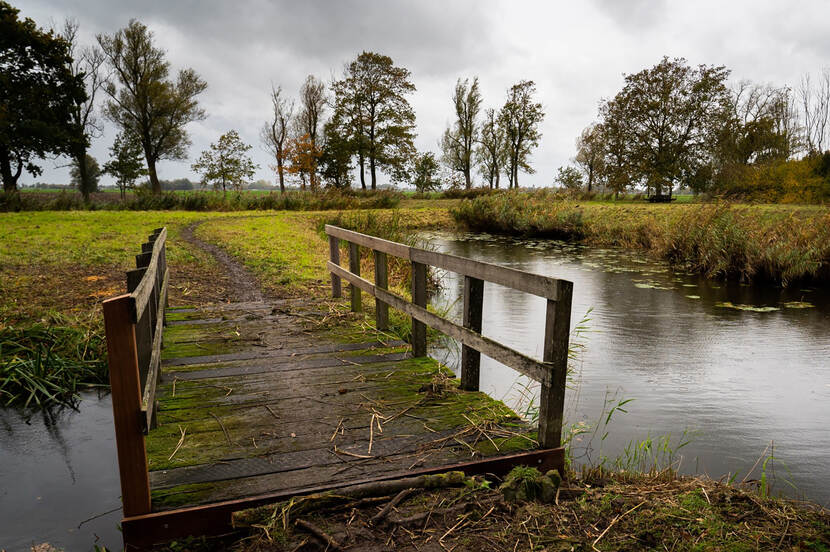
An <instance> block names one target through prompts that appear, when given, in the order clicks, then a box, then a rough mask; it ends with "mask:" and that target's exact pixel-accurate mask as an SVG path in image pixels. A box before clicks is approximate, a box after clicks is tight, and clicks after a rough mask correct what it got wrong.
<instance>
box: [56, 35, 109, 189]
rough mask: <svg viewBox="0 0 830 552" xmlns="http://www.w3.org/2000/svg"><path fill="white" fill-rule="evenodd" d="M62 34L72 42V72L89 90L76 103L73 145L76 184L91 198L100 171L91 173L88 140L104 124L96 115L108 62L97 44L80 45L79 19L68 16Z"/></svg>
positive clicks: (72, 113)
mask: <svg viewBox="0 0 830 552" xmlns="http://www.w3.org/2000/svg"><path fill="white" fill-rule="evenodd" d="M61 36H62V38H63V39H64V40H66V43H67V44H68V45H69V54H70V56H71V57H72V61H71V62H70V63H69V65H68V69H69V72H70V74H72V75H73V76H74V77H75V78H78V79H81V81H82V82H83V84H84V88H85V90H86V98H85V99H83V100H82V99H80V98H78V99H77V100H76V101H75V103H74V104H73V106H72V110H71V118H72V123H73V125H74V127H75V129H76V132H78V133H79V134H78V136H77V137H76V139H75V140H74V141H73V145H74V148H72V159H73V166H74V167H75V169H76V170H77V171H78V177H77V184H76V187H77V188H78V191H80V192H81V194H82V195H83V196H84V201H89V194H90V192H94V191H97V189H98V177H99V176H100V173H99V175H91V174H88V173H87V167H88V166H90V165H89V163H88V162H87V161H85V160H87V158H88V157H89V156H88V155H87V144H89V143H90V142H91V141H92V139H93V138H100V137H101V134H102V131H103V127H102V125H101V123H100V121H99V120H98V118H97V117H96V116H95V98H96V96H97V95H98V92H99V91H100V90H101V87H102V86H103V84H104V78H103V73H102V71H101V69H102V65H103V64H104V53H103V52H102V51H101V50H100V49H99V48H97V47H95V46H90V47H86V48H80V47H79V45H78V22H77V21H75V20H73V19H67V20H66V21H65V22H64V25H63V32H62V33H61ZM96 166H97V164H96Z"/></svg>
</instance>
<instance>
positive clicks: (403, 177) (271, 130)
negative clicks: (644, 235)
mask: <svg viewBox="0 0 830 552" xmlns="http://www.w3.org/2000/svg"><path fill="white" fill-rule="evenodd" d="M18 13H19V10H17V9H16V8H14V7H12V6H11V5H9V4H8V3H6V2H3V1H0V31H2V32H0V50H2V53H3V57H2V60H3V61H2V62H0V88H1V89H2V92H3V94H2V99H0V102H2V105H1V106H0V108H2V109H0V112H2V113H3V115H4V116H3V117H0V176H2V180H3V187H4V191H6V192H14V191H16V190H17V181H18V179H19V177H20V175H21V173H22V171H23V170H24V169H25V170H26V171H27V172H29V173H30V174H32V175H34V176H37V175H39V174H40V173H41V169H40V168H39V167H38V165H37V163H36V161H37V159H38V158H44V157H46V156H48V155H53V156H67V157H69V158H70V159H71V163H70V165H71V178H72V182H73V184H74V185H75V186H76V187H77V189H78V190H79V191H80V192H81V193H82V194H83V196H84V199H85V200H88V199H89V193H90V192H92V191H95V190H96V188H97V182H98V179H99V177H100V175H101V174H104V173H107V174H111V175H113V176H114V177H115V179H116V182H117V184H118V186H119V188H120V189H121V191H122V197H123V194H124V191H125V190H126V189H127V188H128V187H132V186H134V185H135V182H136V181H137V180H139V179H140V178H141V177H143V176H146V177H147V178H148V187H149V189H150V190H151V191H152V193H161V190H162V185H161V180H160V179H159V177H158V174H157V171H156V165H157V163H158V162H159V161H161V160H184V159H186V158H187V153H188V147H189V146H190V143H191V142H190V139H189V137H188V134H187V131H186V129H185V126H186V125H187V124H188V123H190V122H194V121H200V120H203V119H204V118H205V116H206V114H205V112H204V110H203V109H202V108H201V107H200V106H199V103H198V100H197V97H198V96H199V95H200V94H201V93H202V92H203V91H204V90H205V89H206V88H207V83H206V82H205V81H204V80H202V79H201V77H200V76H199V75H198V74H197V73H196V72H195V71H194V70H193V69H189V68H188V69H184V70H181V71H179V72H178V73H177V74H176V75H175V76H174V75H172V74H171V69H170V63H169V62H168V61H167V59H166V54H165V52H164V51H163V50H161V49H160V48H158V47H156V46H155V45H154V44H153V33H152V31H150V30H149V29H148V28H147V27H146V25H144V24H142V23H141V22H139V21H137V20H131V21H130V22H129V24H128V25H127V26H126V27H124V28H123V29H120V30H118V31H117V32H115V33H114V34H112V35H107V34H100V35H98V36H97V37H96V44H95V45H93V46H86V47H81V45H80V44H79V43H78V39H77V37H78V24H77V22H75V21H72V20H70V21H67V22H66V23H65V25H64V27H63V30H62V31H61V32H55V31H53V30H49V31H44V30H41V29H39V28H38V27H37V26H36V24H35V23H34V22H33V21H32V20H31V19H28V18H27V19H22V20H21V19H19V18H18ZM729 75H730V72H729V70H728V69H726V68H725V67H722V66H706V65H700V66H698V67H690V66H689V65H688V64H687V62H686V60H685V59H682V58H676V59H669V58H663V59H662V61H661V62H660V63H658V64H657V65H655V66H654V67H652V68H648V69H644V70H642V71H640V72H638V73H635V74H631V75H624V78H625V85H624V87H623V89H622V90H621V91H620V92H619V93H618V94H617V95H616V96H614V97H613V98H611V99H606V100H603V101H602V102H601V103H600V107H599V112H598V119H599V120H598V121H596V122H594V123H592V124H591V125H589V126H588V127H587V128H586V129H585V130H584V131H583V132H582V134H581V135H580V136H579V138H578V139H577V143H576V155H575V157H574V158H573V163H574V165H573V166H568V167H560V168H559V170H558V174H557V175H556V178H555V183H557V184H558V185H560V186H562V187H565V188H570V189H586V190H587V191H588V192H591V191H593V190H596V189H597V188H601V189H603V190H610V191H613V192H615V193H620V192H625V191H627V190H630V189H633V188H645V189H646V190H647V191H648V192H649V193H651V194H654V195H656V196H658V197H659V196H663V195H668V196H669V197H670V196H671V194H672V191H673V190H674V189H675V188H676V187H680V186H685V187H689V188H691V189H693V190H694V191H695V192H709V193H722V192H724V191H730V190H731V191H734V190H743V189H744V188H746V187H747V186H750V187H751V186H756V187H757V186H758V185H759V184H758V180H759V178H767V179H769V178H772V179H775V178H778V179H779V180H780V179H784V180H786V179H789V180H793V179H795V180H797V181H799V182H806V181H810V182H813V180H816V179H817V180H816V181H817V182H819V183H820V185H821V186H824V184H821V183H822V182H825V181H826V184H827V185H826V186H825V188H828V189H827V190H824V189H823V188H822V190H824V191H822V192H821V193H823V194H826V195H830V153H825V152H826V150H827V149H830V125H828V121H829V120H830V70H825V71H824V72H823V73H822V74H821V75H820V77H819V79H818V81H813V80H811V77H810V75H806V76H805V78H804V80H803V81H802V83H801V87H800V88H799V90H798V91H797V93H794V92H793V91H792V90H791V89H790V88H788V87H773V86H761V85H756V84H752V83H749V82H746V81H742V82H740V83H739V84H738V85H736V86H733V87H732V88H730V87H729V86H728V84H727V80H728V78H729ZM414 91H415V85H414V84H413V83H412V82H411V73H410V72H409V70H407V69H406V68H404V67H400V66H396V65H395V64H394V62H393V60H392V59H391V58H390V57H388V56H385V55H383V54H379V53H375V52H365V51H364V52H362V53H361V54H359V55H358V56H357V57H356V58H355V59H354V60H353V61H351V62H349V63H348V64H346V65H345V67H344V68H343V71H342V74H341V75H340V77H339V78H333V80H332V82H330V83H328V84H326V83H324V82H323V81H322V80H320V79H318V78H317V77H315V76H314V75H309V76H308V77H307V78H306V80H305V82H303V84H302V86H301V87H300V91H299V96H298V98H296V99H293V98H289V97H288V96H287V95H286V94H285V92H284V91H283V88H282V87H281V86H275V87H272V90H271V93H270V100H271V102H270V103H271V114H270V116H269V118H268V120H267V121H266V122H265V123H264V125H263V127H262V129H261V132H260V138H261V140H262V142H263V144H264V145H265V146H266V148H267V150H268V151H269V152H270V154H271V158H272V164H270V167H271V168H272V169H273V170H274V172H275V174H276V180H277V183H278V185H279V188H280V190H282V191H285V189H286V180H287V179H290V180H292V181H293V182H294V183H296V184H298V185H299V186H300V187H301V188H302V189H306V188H308V189H310V190H313V191H316V190H319V189H321V188H323V187H333V188H347V187H351V186H352V185H353V183H354V182H353V180H354V179H355V177H357V178H358V179H359V183H360V186H361V188H363V189H375V188H376V187H377V183H378V173H384V174H386V175H387V176H388V177H389V178H390V179H391V181H392V182H393V183H407V184H411V185H414V186H415V188H416V189H417V190H418V191H419V192H426V191H429V190H433V189H437V188H440V187H442V186H445V185H448V186H450V187H458V188H466V189H470V188H472V187H473V186H474V183H475V174H476V173H478V174H479V175H480V176H481V178H482V181H483V185H484V186H485V187H488V188H491V189H498V188H501V187H502V176H504V177H505V178H506V180H507V187H508V188H518V187H519V174H520V173H521V172H524V173H528V174H532V173H533V172H535V171H534V168H533V166H532V164H531V160H530V158H531V154H532V153H533V151H534V150H535V149H536V148H537V147H538V145H539V141H540V139H541V132H540V130H539V127H540V125H541V123H542V121H543V120H544V116H545V114H544V110H543V106H542V104H541V103H540V102H538V101H537V100H536V94H537V92H536V86H535V84H534V82H533V81H530V80H524V81H520V82H518V83H516V84H515V85H513V86H511V87H510V88H509V89H508V91H507V94H506V99H505V102H504V104H503V105H502V106H501V107H499V108H498V109H496V108H494V107H488V108H483V98H482V95H481V92H480V89H479V80H478V77H473V78H472V79H469V78H465V79H461V78H459V79H458V81H457V82H456V85H455V88H454V91H453V94H452V98H451V100H452V107H453V115H454V116H453V119H452V121H451V123H450V124H449V126H448V127H447V128H446V129H445V131H444V132H443V134H442V135H441V137H440V139H439V140H438V143H437V146H438V150H439V153H438V155H436V153H434V152H432V151H422V152H418V151H417V150H416V148H415V145H414V139H415V132H416V125H415V113H414V110H413V109H412V106H411V105H410V103H409V101H408V96H409V95H410V94H412V93H413V92H414ZM102 94H103V95H104V96H105V98H106V99H105V101H104V102H103V105H102V106H101V108H100V110H97V109H96V101H97V100H100V97H101V95H102ZM98 103H101V102H98ZM101 115H103V117H104V118H106V119H107V120H109V121H110V122H112V123H114V124H115V125H116V127H117V128H118V133H117V135H116V138H115V140H114V143H113V144H112V146H111V148H110V153H111V155H110V159H109V160H108V161H107V163H105V164H104V165H103V166H99V165H98V163H97V161H96V160H95V159H94V158H93V157H92V156H90V155H89V154H88V151H87V150H88V147H89V144H90V142H91V140H92V139H96V138H99V137H100V136H101V135H102V130H103V126H102V121H101V119H100V116H101ZM250 149H251V146H250V145H248V144H245V143H244V142H243V141H242V139H241V138H240V136H239V134H238V133H237V132H236V131H235V130H229V131H228V132H226V133H224V134H223V135H222V136H220V138H219V139H218V141H217V142H215V143H212V144H211V145H210V147H209V149H208V150H205V151H204V152H202V154H201V155H200V156H199V158H198V159H197V160H196V162H194V163H193V164H192V165H191V167H192V169H193V170H194V171H195V172H197V173H199V174H200V175H201V177H202V179H201V184H202V186H211V187H213V188H214V189H219V190H227V189H228V188H234V189H240V188H241V187H242V186H243V185H245V184H246V183H247V181H248V180H249V179H250V178H251V177H252V176H253V174H254V172H255V170H256V169H257V168H258V167H257V165H255V164H254V163H253V162H252V161H251V159H250V157H249V156H248V153H247V152H248V151H249V150H250ZM782 167H783V168H782ZM763 171H766V172H763ZM776 171H777V172H776ZM759 175H760V176H759ZM770 175H771V176H770ZM753 179H754V180H753ZM810 179H813V180H810Z"/></svg>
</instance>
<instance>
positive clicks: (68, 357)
mask: <svg viewBox="0 0 830 552" xmlns="http://www.w3.org/2000/svg"><path fill="white" fill-rule="evenodd" d="M105 347H106V346H105V341H104V337H103V336H102V335H101V334H100V333H99V332H98V331H96V330H92V329H83V328H80V327H73V326H68V325H55V324H49V323H37V324H33V325H29V326H26V327H18V326H11V327H5V328H3V329H0V405H2V406H21V407H23V408H28V407H48V406H52V405H55V404H63V405H68V406H75V404H76V401H77V398H78V392H79V391H80V390H82V389H87V388H91V387H103V386H106V384H107V377H108V371H107V363H106V360H105V358H106V355H105Z"/></svg>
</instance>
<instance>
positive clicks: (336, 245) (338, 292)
mask: <svg viewBox="0 0 830 552" xmlns="http://www.w3.org/2000/svg"><path fill="white" fill-rule="evenodd" d="M329 257H330V259H331V263H332V264H336V265H340V240H339V239H338V238H336V237H334V236H329ZM331 296H332V297H334V298H338V297H343V291H342V289H341V287H340V276H336V275H335V274H334V273H333V272H332V274H331Z"/></svg>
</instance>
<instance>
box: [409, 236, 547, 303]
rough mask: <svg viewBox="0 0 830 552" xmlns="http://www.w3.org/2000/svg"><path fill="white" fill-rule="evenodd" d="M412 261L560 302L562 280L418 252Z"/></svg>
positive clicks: (411, 255) (415, 251)
mask: <svg viewBox="0 0 830 552" xmlns="http://www.w3.org/2000/svg"><path fill="white" fill-rule="evenodd" d="M410 258H411V260H412V261H413V262H418V263H423V264H426V265H430V266H434V267H437V268H441V269H444V270H449V271H450V272H455V273H457V274H461V275H463V276H472V277H473V278H478V279H480V280H486V281H487V282H492V283H494V284H500V285H503V286H507V287H509V288H513V289H517V290H519V291H524V292H526V293H531V294H533V295H539V296H541V297H545V298H547V299H553V300H556V299H557V297H559V280H557V279H556V278H549V277H547V276H541V275H539V274H532V273H530V272H524V271H521V270H516V269H515V268H509V267H506V266H499V265H495V264H491V263H485V262H482V261H475V260H473V259H467V258H464V257H458V256H456V255H450V254H447V253H437V252H435V251H425V250H423V249H416V248H411V249H410Z"/></svg>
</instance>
